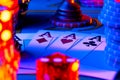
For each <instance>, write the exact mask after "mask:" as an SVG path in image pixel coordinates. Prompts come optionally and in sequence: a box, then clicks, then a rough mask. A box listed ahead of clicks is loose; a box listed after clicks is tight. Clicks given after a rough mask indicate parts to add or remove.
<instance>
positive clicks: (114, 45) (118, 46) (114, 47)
mask: <svg viewBox="0 0 120 80" xmlns="http://www.w3.org/2000/svg"><path fill="white" fill-rule="evenodd" d="M119 44H120V43H119ZM107 46H108V47H109V48H111V49H115V50H120V45H118V44H115V43H110V42H108V43H107Z"/></svg>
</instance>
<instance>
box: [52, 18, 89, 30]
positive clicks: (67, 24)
mask: <svg viewBox="0 0 120 80" xmlns="http://www.w3.org/2000/svg"><path fill="white" fill-rule="evenodd" d="M88 18H89V19H86V20H85V19H83V20H81V21H76V22H72V21H71V22H65V21H62V20H59V19H53V20H52V24H53V25H54V26H57V27H62V28H80V27H83V26H88V25H90V24H91V23H90V19H91V18H90V17H88Z"/></svg>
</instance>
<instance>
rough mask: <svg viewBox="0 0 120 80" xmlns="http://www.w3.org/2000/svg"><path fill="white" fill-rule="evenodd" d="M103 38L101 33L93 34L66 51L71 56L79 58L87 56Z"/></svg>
mask: <svg viewBox="0 0 120 80" xmlns="http://www.w3.org/2000/svg"><path fill="white" fill-rule="evenodd" d="M102 41H103V38H102V37H101V35H96V34H91V35H89V36H87V37H85V38H84V39H83V40H81V41H79V43H78V44H77V45H75V46H74V47H72V48H71V49H69V50H68V51H67V52H66V53H67V55H69V56H71V57H75V58H78V59H79V60H81V59H83V58H84V57H86V56H87V55H88V54H89V53H90V52H91V51H93V50H94V49H95V48H96V47H97V46H98V45H99V44H100V43H101V42H102Z"/></svg>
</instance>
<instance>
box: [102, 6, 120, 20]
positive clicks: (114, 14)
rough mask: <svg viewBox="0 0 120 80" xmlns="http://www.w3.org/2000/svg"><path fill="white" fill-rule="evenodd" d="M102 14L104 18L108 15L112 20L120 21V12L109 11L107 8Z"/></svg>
mask: <svg viewBox="0 0 120 80" xmlns="http://www.w3.org/2000/svg"><path fill="white" fill-rule="evenodd" d="M101 14H102V15H103V16H104V15H107V16H109V17H110V18H113V19H114V18H116V19H119V17H120V11H119V12H118V11H114V10H112V9H107V8H106V7H104V8H103V10H102V11H101Z"/></svg>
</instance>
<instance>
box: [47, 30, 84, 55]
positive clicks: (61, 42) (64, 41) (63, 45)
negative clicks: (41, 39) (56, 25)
mask: <svg viewBox="0 0 120 80" xmlns="http://www.w3.org/2000/svg"><path fill="white" fill-rule="evenodd" d="M85 36H86V34H80V33H76V32H67V31H66V32H65V33H64V34H63V35H61V36H60V37H59V38H58V39H57V40H56V41H55V42H54V43H53V44H52V45H51V46H50V47H49V48H48V49H47V52H46V54H51V53H54V52H61V53H64V54H66V53H65V52H66V51H67V50H68V49H70V48H72V47H73V46H75V45H76V44H77V42H78V41H79V40H82V39H83V38H84V37H85Z"/></svg>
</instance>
